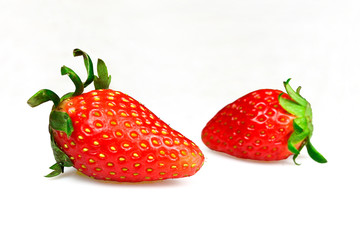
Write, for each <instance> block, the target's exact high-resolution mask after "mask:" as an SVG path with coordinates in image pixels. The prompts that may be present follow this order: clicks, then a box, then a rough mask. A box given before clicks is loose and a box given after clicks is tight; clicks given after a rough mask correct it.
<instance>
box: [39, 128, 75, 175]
mask: <svg viewBox="0 0 360 240" xmlns="http://www.w3.org/2000/svg"><path fill="white" fill-rule="evenodd" d="M51 148H52V150H53V154H54V158H55V160H56V163H55V164H54V165H52V166H51V167H50V169H51V170H54V171H52V172H51V173H49V174H48V175H46V176H45V177H55V176H58V175H59V174H61V173H63V172H64V167H71V166H73V163H72V162H71V160H70V158H69V157H68V156H67V155H66V154H65V153H64V152H63V151H62V150H61V149H60V148H59V147H58V146H57V145H56V143H55V140H54V137H53V135H52V134H51Z"/></svg>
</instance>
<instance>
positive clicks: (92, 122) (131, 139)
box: [28, 49, 204, 182]
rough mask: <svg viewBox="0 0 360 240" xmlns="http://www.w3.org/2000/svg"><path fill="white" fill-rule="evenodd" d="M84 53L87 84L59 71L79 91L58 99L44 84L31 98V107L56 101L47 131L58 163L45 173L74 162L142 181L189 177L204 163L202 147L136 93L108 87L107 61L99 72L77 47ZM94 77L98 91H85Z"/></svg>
mask: <svg viewBox="0 0 360 240" xmlns="http://www.w3.org/2000/svg"><path fill="white" fill-rule="evenodd" d="M81 55H82V56H83V58H84V63H85V66H86V69H87V73H88V78H87V80H86V81H85V83H83V82H82V81H81V80H80V78H79V77H78V75H76V74H75V72H74V71H72V70H71V69H70V68H67V67H65V66H63V67H62V68H61V74H62V75H68V76H69V77H70V79H71V80H72V81H73V82H74V84H75V87H76V89H75V91H74V92H72V93H68V94H65V95H64V96H63V97H62V98H59V97H58V95H56V94H55V93H54V92H53V91H51V90H48V89H43V90H40V91H39V92H37V93H36V94H35V95H34V96H32V97H31V98H30V99H29V101H28V104H29V105H30V106H31V107H35V106H38V105H39V104H41V103H44V102H46V101H49V100H51V101H53V103H54V106H53V108H52V111H51V113H50V124H49V131H50V136H51V146H52V149H53V153H54V157H55V160H56V163H55V164H54V165H52V166H51V167H50V168H51V169H52V170H53V171H52V172H51V173H50V174H48V175H47V177H53V176H57V175H59V174H60V173H62V172H63V171H64V167H70V166H73V167H75V168H76V169H77V170H78V171H79V172H81V173H83V174H85V175H87V176H90V177H93V178H95V179H101V180H111V181H120V182H124V181H125V182H140V181H152V180H161V179H168V178H180V177H187V176H191V175H193V174H195V173H196V172H197V171H198V170H199V169H200V168H201V166H202V165H203V162H204V156H203V154H202V152H201V151H200V149H199V147H198V146H196V145H195V144H194V143H193V142H192V141H191V140H189V139H187V138H186V137H184V136H183V135H182V134H180V133H179V132H177V131H175V130H174V129H172V128H171V127H170V126H169V125H168V124H166V123H165V122H163V121H162V120H160V119H159V118H158V117H157V116H156V115H155V114H154V113H152V112H151V111H150V110H149V109H147V108H146V107H145V106H144V105H142V104H141V103H139V102H138V101H136V100H135V99H133V98H132V97H130V96H128V95H126V94H124V93H122V92H120V91H114V90H111V89H108V87H109V84H110V80H111V76H108V73H107V68H106V66H105V63H104V62H103V61H102V60H101V59H99V60H98V65H97V70H98V74H99V76H95V75H94V73H93V65H92V61H91V59H90V57H89V56H88V55H87V54H86V53H85V52H83V51H81V50H79V49H75V50H74V56H81ZM92 82H94V85H95V90H93V91H90V92H87V93H83V90H84V88H85V87H87V86H88V85H90V84H91V83H92Z"/></svg>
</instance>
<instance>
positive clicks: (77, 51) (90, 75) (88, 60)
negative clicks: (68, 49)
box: [73, 48, 95, 88]
mask: <svg viewBox="0 0 360 240" xmlns="http://www.w3.org/2000/svg"><path fill="white" fill-rule="evenodd" d="M73 54H74V57H77V56H83V58H84V64H85V67H86V71H87V74H88V77H87V79H86V81H85V82H84V88H86V87H87V86H89V85H90V84H91V83H92V82H93V81H94V77H95V75H94V67H93V63H92V61H91V58H90V57H89V55H88V54H87V53H86V52H84V51H82V50H80V49H78V48H76V49H74V51H73Z"/></svg>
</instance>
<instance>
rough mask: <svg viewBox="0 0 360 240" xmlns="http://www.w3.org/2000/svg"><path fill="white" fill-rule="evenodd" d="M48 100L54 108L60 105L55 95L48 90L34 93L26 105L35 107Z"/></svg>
mask: <svg viewBox="0 0 360 240" xmlns="http://www.w3.org/2000/svg"><path fill="white" fill-rule="evenodd" d="M50 100H51V101H52V102H53V103H54V106H55V107H56V106H57V105H59V103H60V98H59V96H58V95H57V94H56V93H54V92H53V91H51V90H49V89H41V90H40V91H38V92H37V93H35V94H34V95H33V96H32V97H31V98H29V100H28V101H27V104H29V105H30V107H36V106H39V105H40V104H42V103H44V102H47V101H50Z"/></svg>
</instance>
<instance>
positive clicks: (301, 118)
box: [278, 78, 327, 165]
mask: <svg viewBox="0 0 360 240" xmlns="http://www.w3.org/2000/svg"><path fill="white" fill-rule="evenodd" d="M290 80H291V78H289V79H288V80H287V81H285V82H284V86H285V89H286V92H287V94H288V95H289V96H290V99H286V98H284V97H283V93H281V94H280V95H279V97H278V100H279V104H280V105H281V106H282V107H283V108H284V109H285V110H286V111H287V112H289V113H290V114H292V115H294V116H295V117H296V118H295V119H294V120H293V127H294V132H293V133H292V134H291V135H290V137H289V139H288V149H289V151H290V152H292V153H293V154H294V157H293V160H294V162H295V164H297V165H299V164H298V163H297V162H296V161H295V160H296V158H297V157H298V155H299V154H300V151H301V150H302V148H303V147H304V146H306V148H307V150H308V153H309V156H310V157H311V158H312V159H313V160H315V161H316V162H319V163H325V162H327V160H326V159H325V158H324V157H323V156H322V155H321V154H320V153H319V152H318V151H317V150H316V149H315V148H314V147H313V146H312V144H311V143H310V138H311V136H312V133H313V124H312V110H311V106H310V103H309V102H308V101H307V100H306V99H305V98H303V97H302V96H301V95H300V90H301V87H298V88H297V89H296V91H294V89H293V88H292V87H291V86H290V84H289V82H290ZM299 143H301V145H300V147H299V148H296V145H298V144H299Z"/></svg>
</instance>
